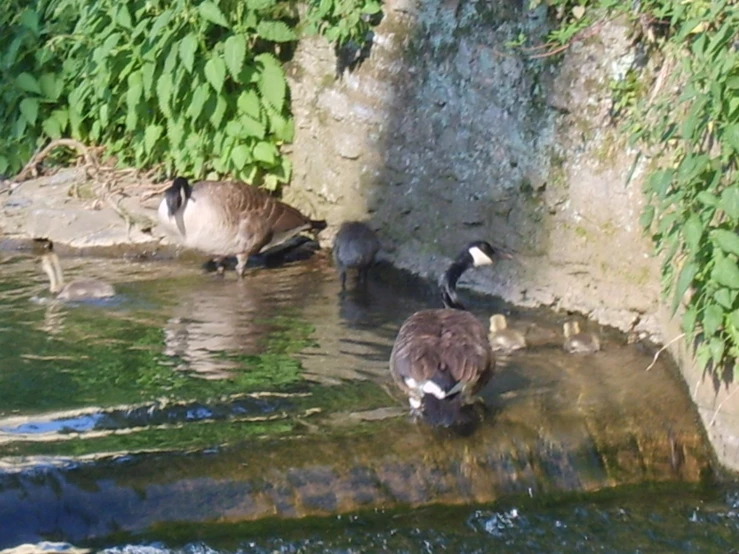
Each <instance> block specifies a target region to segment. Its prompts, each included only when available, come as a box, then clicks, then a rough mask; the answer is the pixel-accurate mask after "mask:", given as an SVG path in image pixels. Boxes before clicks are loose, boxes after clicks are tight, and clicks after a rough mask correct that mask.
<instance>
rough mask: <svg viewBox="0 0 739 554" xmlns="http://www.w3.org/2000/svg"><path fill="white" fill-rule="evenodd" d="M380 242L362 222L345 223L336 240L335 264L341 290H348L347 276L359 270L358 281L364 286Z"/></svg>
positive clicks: (334, 250)
mask: <svg viewBox="0 0 739 554" xmlns="http://www.w3.org/2000/svg"><path fill="white" fill-rule="evenodd" d="M379 250H380V241H379V240H378V238H377V235H376V234H375V232H374V231H373V230H372V229H370V228H369V226H368V225H367V224H366V223H362V222H361V221H345V222H344V223H342V224H341V227H339V232H338V233H337V234H336V238H335V239H334V248H333V255H334V263H335V264H336V269H337V271H338V272H339V278H340V279H341V290H345V289H346V274H347V271H348V270H349V269H356V270H357V281H358V282H359V283H360V284H361V285H364V284H365V283H366V282H367V273H368V272H369V269H370V267H372V265H373V264H374V263H375V256H376V255H377V252H378V251H379Z"/></svg>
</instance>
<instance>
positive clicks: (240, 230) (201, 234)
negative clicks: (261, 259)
mask: <svg viewBox="0 0 739 554" xmlns="http://www.w3.org/2000/svg"><path fill="white" fill-rule="evenodd" d="M158 215H159V221H160V223H161V224H162V227H163V228H164V229H165V231H166V232H167V233H168V234H170V235H172V236H174V237H175V238H176V239H177V240H178V241H179V242H180V243H182V244H183V245H184V246H186V247H188V248H194V249H196V250H200V251H202V252H205V253H207V254H211V255H213V256H217V257H218V258H224V257H226V256H233V255H235V256H236V259H237V260H238V264H237V265H236V271H237V273H238V274H239V276H241V277H243V275H244V272H245V270H246V262H247V259H248V258H249V256H250V255H252V254H257V253H261V252H265V251H267V250H271V249H274V248H276V247H278V246H280V245H282V244H284V243H285V242H286V241H288V240H289V239H291V238H293V237H294V236H296V235H298V234H300V233H302V232H305V231H320V230H321V229H324V228H325V227H326V222H325V221H316V220H312V219H310V218H308V217H306V216H305V215H303V214H302V213H300V212H299V211H298V210H297V209H295V208H293V207H292V206H288V205H287V204H285V203H284V202H280V201H279V200H277V199H275V198H273V197H272V196H270V195H269V194H268V193H267V192H266V191H264V190H262V189H259V188H256V187H252V186H249V185H247V184H246V183H240V182H237V181H200V182H198V183H195V184H194V185H192V186H190V183H189V182H188V181H187V179H185V178H184V177H177V178H175V180H174V181H173V182H172V186H171V187H169V188H168V189H167V190H166V191H164V198H163V199H162V201H161V203H160V204H159V212H158Z"/></svg>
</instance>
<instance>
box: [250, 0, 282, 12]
mask: <svg viewBox="0 0 739 554" xmlns="http://www.w3.org/2000/svg"><path fill="white" fill-rule="evenodd" d="M275 3H276V0H246V6H247V7H248V8H249V9H250V10H255V11H258V10H264V9H267V8H271V7H272V6H274V5H275Z"/></svg>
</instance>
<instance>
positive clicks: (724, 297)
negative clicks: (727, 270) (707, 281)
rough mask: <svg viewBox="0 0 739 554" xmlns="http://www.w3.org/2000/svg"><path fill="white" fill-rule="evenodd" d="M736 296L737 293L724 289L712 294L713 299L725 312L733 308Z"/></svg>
mask: <svg viewBox="0 0 739 554" xmlns="http://www.w3.org/2000/svg"><path fill="white" fill-rule="evenodd" d="M736 296H737V291H732V290H729V289H725V288H722V289H718V290H717V291H716V292H715V293H713V299H714V300H715V301H716V302H718V303H719V304H720V305H721V306H723V307H724V308H726V309H727V310H730V309H731V308H733V307H734V301H735V300H736Z"/></svg>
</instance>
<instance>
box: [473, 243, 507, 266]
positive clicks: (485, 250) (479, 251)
mask: <svg viewBox="0 0 739 554" xmlns="http://www.w3.org/2000/svg"><path fill="white" fill-rule="evenodd" d="M464 256H465V257H467V256H469V258H468V260H469V259H471V261H472V266H473V267H480V266H482V265H490V264H492V263H493V262H495V260H496V259H498V258H508V259H510V258H511V257H512V256H511V255H510V254H509V253H508V252H506V251H504V250H502V249H500V248H496V247H494V246H492V245H491V244H490V243H488V242H485V241H484V240H477V241H475V242H471V243H470V244H468V245H467V249H466V251H465V253H464Z"/></svg>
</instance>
